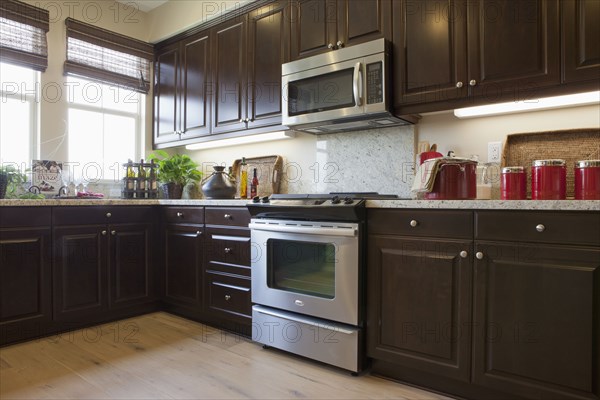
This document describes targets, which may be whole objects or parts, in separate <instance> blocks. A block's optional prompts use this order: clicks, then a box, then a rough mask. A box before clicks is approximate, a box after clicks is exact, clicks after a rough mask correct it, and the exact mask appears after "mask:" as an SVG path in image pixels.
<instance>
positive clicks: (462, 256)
mask: <svg viewBox="0 0 600 400" xmlns="http://www.w3.org/2000/svg"><path fill="white" fill-rule="evenodd" d="M468 255H469V253H467V252H466V251H464V250H463V251H461V252H460V257H461V258H467V256H468Z"/></svg>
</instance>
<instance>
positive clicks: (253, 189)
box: [250, 168, 258, 199]
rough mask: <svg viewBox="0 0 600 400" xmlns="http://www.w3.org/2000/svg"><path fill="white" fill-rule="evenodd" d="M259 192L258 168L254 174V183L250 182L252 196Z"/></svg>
mask: <svg viewBox="0 0 600 400" xmlns="http://www.w3.org/2000/svg"><path fill="white" fill-rule="evenodd" d="M257 193H258V177H257V176H256V168H254V172H253V174H252V183H251V184H250V198H252V199H253V198H255V197H256V196H257Z"/></svg>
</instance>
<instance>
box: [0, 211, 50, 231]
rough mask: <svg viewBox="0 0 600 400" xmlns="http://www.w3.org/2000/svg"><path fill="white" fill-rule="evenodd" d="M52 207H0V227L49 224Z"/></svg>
mask: <svg viewBox="0 0 600 400" xmlns="http://www.w3.org/2000/svg"><path fill="white" fill-rule="evenodd" d="M50 222H51V212H50V207H0V228H21V227H29V226H49V225H50Z"/></svg>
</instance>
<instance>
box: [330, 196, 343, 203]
mask: <svg viewBox="0 0 600 400" xmlns="http://www.w3.org/2000/svg"><path fill="white" fill-rule="evenodd" d="M340 202H341V200H340V198H339V197H338V196H333V197H332V198H331V204H340Z"/></svg>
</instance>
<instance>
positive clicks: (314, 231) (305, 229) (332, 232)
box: [248, 223, 357, 237]
mask: <svg viewBox="0 0 600 400" xmlns="http://www.w3.org/2000/svg"><path fill="white" fill-rule="evenodd" d="M248 227H249V228H250V229H251V230H256V231H266V232H284V233H299V234H303V235H325V236H344V237H355V236H356V235H357V230H356V228H315V227H312V226H282V225H266V224H256V223H250V224H249V225H248Z"/></svg>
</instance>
